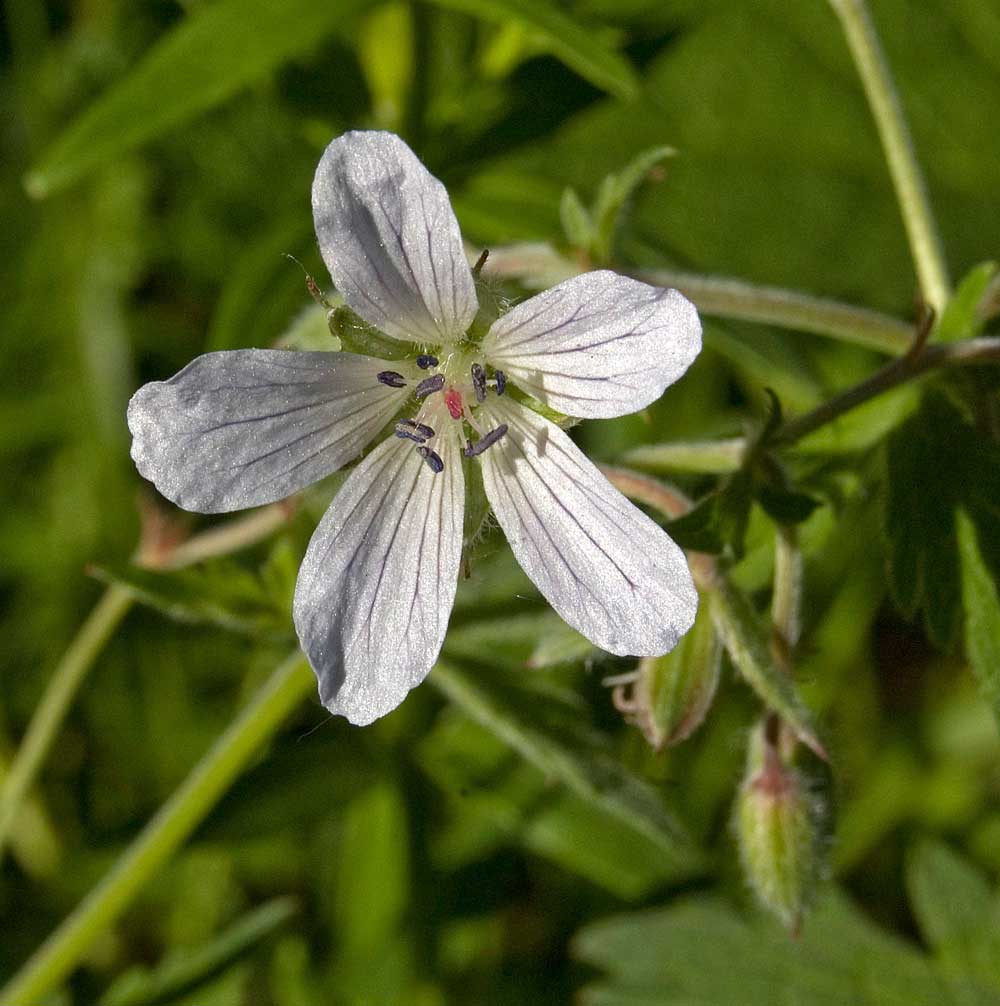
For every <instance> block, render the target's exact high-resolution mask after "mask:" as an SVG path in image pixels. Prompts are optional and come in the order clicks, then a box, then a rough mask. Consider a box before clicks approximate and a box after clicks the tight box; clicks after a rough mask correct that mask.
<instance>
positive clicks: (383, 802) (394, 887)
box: [334, 782, 410, 966]
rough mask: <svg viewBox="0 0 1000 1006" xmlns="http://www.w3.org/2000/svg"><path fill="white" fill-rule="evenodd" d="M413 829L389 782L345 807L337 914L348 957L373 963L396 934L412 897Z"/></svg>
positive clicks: (370, 790)
mask: <svg viewBox="0 0 1000 1006" xmlns="http://www.w3.org/2000/svg"><path fill="white" fill-rule="evenodd" d="M408 831H409V825H408V822H407V818H406V807H405V805H404V803H403V799H402V797H401V795H400V793H399V790H398V789H397V788H396V787H395V786H393V785H392V784H391V783H389V782H380V783H378V784H376V785H375V786H373V787H372V788H371V789H369V790H368V791H367V792H366V793H363V794H362V795H361V796H359V797H356V798H355V799H354V800H352V801H351V802H350V803H349V804H348V805H347V807H346V808H345V810H344V825H343V833H342V836H341V841H340V847H339V850H338V864H339V869H338V872H337V886H336V891H335V897H336V901H335V911H334V914H335V917H336V921H337V924H338V926H337V928H338V933H339V941H340V953H341V957H342V958H344V959H345V960H346V959H349V960H350V961H352V962H353V963H355V964H362V963H364V964H365V966H367V963H368V962H369V961H371V960H372V959H374V958H375V957H376V956H378V954H379V953H380V951H382V950H383V949H384V948H385V947H386V946H387V945H388V944H389V943H390V942H392V940H393V939H394V937H395V935H396V932H397V930H398V928H399V926H400V923H401V921H402V918H403V915H404V913H405V911H406V907H407V905H408V903H409V899H410V864H409V839H408Z"/></svg>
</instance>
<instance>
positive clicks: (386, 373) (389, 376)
mask: <svg viewBox="0 0 1000 1006" xmlns="http://www.w3.org/2000/svg"><path fill="white" fill-rule="evenodd" d="M378 382H379V384H385V385H387V386H388V387H390V388H405V387H406V378H405V377H403V375H402V374H397V373H396V371H395V370H383V371H382V372H381V373H380V374H379V375H378Z"/></svg>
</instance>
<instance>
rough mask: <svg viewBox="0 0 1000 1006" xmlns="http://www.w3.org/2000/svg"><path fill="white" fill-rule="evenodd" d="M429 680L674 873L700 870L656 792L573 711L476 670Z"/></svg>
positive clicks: (444, 666) (446, 670)
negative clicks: (647, 846)
mask: <svg viewBox="0 0 1000 1006" xmlns="http://www.w3.org/2000/svg"><path fill="white" fill-rule="evenodd" d="M518 677H519V678H520V679H523V678H524V677H525V672H523V671H522V672H520V674H519V675H518ZM430 680H431V681H432V682H433V683H434V684H436V685H437V687H438V688H439V689H440V690H441V691H442V692H443V693H444V694H445V695H446V696H447V697H448V698H449V699H451V701H452V702H454V703H455V704H456V705H457V706H459V708H461V709H462V710H463V711H464V712H466V713H467V714H468V715H469V716H471V717H472V718H473V719H474V720H476V722H478V723H480V724H482V725H483V726H484V727H486V728H487V729H488V730H489V731H491V732H492V733H494V734H495V735H496V736H497V737H499V738H500V739H501V740H503V741H504V743H506V744H507V745H509V746H510V747H512V748H513V749H514V750H515V751H517V752H518V753H519V754H520V755H521V756H522V757H524V758H525V759H526V760H527V761H529V762H531V764H533V765H534V766H535V767H536V768H538V769H540V770H541V771H542V772H543V773H544V775H545V776H546V777H547V778H549V779H554V780H559V781H560V782H562V783H563V784H564V785H565V786H566V787H567V788H568V789H569V790H570V791H571V792H573V793H575V794H576V795H577V796H578V797H580V798H581V799H583V800H585V801H586V802H587V803H590V804H592V805H593V806H595V807H597V808H599V809H601V810H603V811H604V812H605V813H606V814H608V815H610V816H611V817H613V818H616V819H617V820H619V821H621V822H622V823H623V824H625V825H627V826H628V827H630V828H632V829H633V830H634V831H636V832H638V833H639V834H640V835H643V836H645V837H646V838H648V839H649V840H650V841H651V842H652V843H653V844H654V845H656V846H657V848H658V849H659V850H660V852H661V854H662V855H664V856H666V857H669V861H670V863H671V864H672V865H673V866H674V867H675V868H677V869H678V870H680V869H684V870H689V871H691V872H697V871H698V870H699V869H700V868H701V867H702V857H701V854H700V853H699V852H698V851H697V849H696V848H695V846H694V844H693V842H692V840H691V838H690V836H689V835H688V833H687V831H686V829H685V828H684V827H683V825H682V824H681V823H680V821H678V819H677V818H676V817H675V816H674V814H673V813H672V812H671V811H670V810H669V809H668V808H667V807H666V805H665V804H664V802H663V800H662V799H661V797H660V795H659V793H657V792H656V790H655V789H654V788H653V787H652V786H650V784H649V783H647V782H645V781H644V780H642V779H640V778H639V777H638V776H636V775H634V774H633V773H632V772H631V771H630V770H629V769H628V768H626V767H625V766H624V765H623V764H622V763H621V762H620V761H619V760H618V759H617V758H615V757H614V755H613V754H612V753H611V751H610V749H609V745H608V743H607V741H606V740H605V739H604V738H602V736H601V735H599V734H597V733H595V732H594V731H588V730H585V729H584V727H583V726H582V725H581V722H580V720H581V717H580V710H579V708H578V707H576V706H574V705H566V704H563V703H560V702H558V701H557V700H555V699H553V698H551V697H548V696H545V695H540V694H539V693H538V692H537V691H534V690H532V689H530V688H529V687H527V686H526V684H525V683H523V682H522V681H520V680H518V681H511V680H508V679H507V678H506V676H502V675H500V674H490V673H486V672H485V671H484V670H483V669H480V668H477V669H476V672H475V673H472V672H466V671H465V670H464V669H460V668H458V667H457V666H456V665H454V664H450V663H444V662H440V661H439V662H438V664H437V666H436V667H435V669H434V672H433V673H432V674H431V677H430Z"/></svg>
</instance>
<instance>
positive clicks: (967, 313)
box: [934, 262, 1000, 342]
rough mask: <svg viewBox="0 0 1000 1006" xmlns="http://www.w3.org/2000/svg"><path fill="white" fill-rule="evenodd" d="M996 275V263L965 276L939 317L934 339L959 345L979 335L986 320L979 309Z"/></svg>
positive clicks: (984, 265)
mask: <svg viewBox="0 0 1000 1006" xmlns="http://www.w3.org/2000/svg"><path fill="white" fill-rule="evenodd" d="M998 271H1000V266H998V265H997V263H996V262H981V263H980V264H979V265H977V266H975V267H974V268H972V269H970V270H969V271H968V272H967V273H966V274H965V276H964V277H963V278H962V282H961V283H959V284H958V289H957V290H956V291H955V293H954V295H953V296H952V298H951V300H950V301H948V303H947V304H946V305H945V309H944V311H943V312H942V313H941V318H940V320H939V321H938V323H937V327H936V328H935V330H934V338H936V339H938V340H939V341H940V342H958V341H959V340H960V339H972V338H974V337H975V336H977V335H979V333H980V332H982V330H983V325H984V323H985V319H984V317H983V316H982V314H981V313H980V305H981V304H982V302H983V297H984V296H985V294H986V292H987V290H989V288H990V284H991V283H992V282H993V279H994V277H995V276H996V275H997V272H998Z"/></svg>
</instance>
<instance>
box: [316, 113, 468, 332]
mask: <svg viewBox="0 0 1000 1006" xmlns="http://www.w3.org/2000/svg"><path fill="white" fill-rule="evenodd" d="M312 204H313V219H314V220H315V224H316V236H317V238H318V239H319V247H320V251H321V252H322V253H323V260H324V261H325V262H326V265H327V268H328V269H329V270H330V276H331V277H332V279H333V282H334V284H335V285H336V287H337V289H338V290H339V291H340V293H341V295H342V296H343V298H344V300H345V301H346V302H347V304H348V306H349V307H351V308H352V309H353V310H354V311H356V312H357V313H358V314H359V315H361V317H362V318H364V319H365V321H367V322H368V323H369V324H371V325H374V326H375V327H376V328H378V329H380V330H381V331H383V332H384V333H385V334H386V335H391V336H393V337H394V338H396V339H408V340H412V341H414V342H420V343H430V344H439V343H444V342H453V341H454V340H456V339H458V338H460V337H461V336H462V335H463V334H464V333H465V331H466V329H467V328H468V327H469V325H470V324H471V323H472V319H473V318H475V316H476V310H477V303H476V288H475V284H474V283H473V280H472V271H471V270H470V269H469V263H468V262H467V261H466V258H465V252H464V251H463V248H462V235H461V233H460V232H459V229H458V221H457V220H456V219H455V214H454V212H453V211H452V208H451V202H450V201H449V199H448V193H447V192H446V191H445V187H444V186H443V185H442V184H441V183H440V182H439V181H438V180H437V179H436V178H435V177H434V176H433V175H432V174H431V173H430V172H429V171H428V170H427V169H426V168H425V167H424V166H423V165H422V164H421V163H420V161H419V160H418V159H417V157H416V155H415V154H414V153H413V151H412V150H410V148H409V147H408V146H407V145H406V144H405V143H404V142H403V141H402V140H401V139H400V138H399V137H398V136H395V135H394V134H392V133H382V132H352V133H344V135H343V136H339V137H337V139H336V140H334V141H333V142H332V143H331V144H330V145H329V146H328V147H327V148H326V151H325V152H324V154H323V157H322V159H321V160H320V162H319V167H318V168H317V169H316V177H315V179H314V180H313V189H312Z"/></svg>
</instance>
